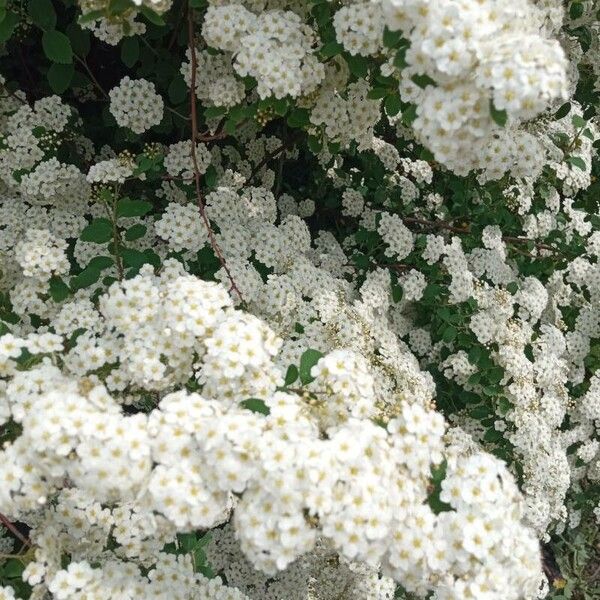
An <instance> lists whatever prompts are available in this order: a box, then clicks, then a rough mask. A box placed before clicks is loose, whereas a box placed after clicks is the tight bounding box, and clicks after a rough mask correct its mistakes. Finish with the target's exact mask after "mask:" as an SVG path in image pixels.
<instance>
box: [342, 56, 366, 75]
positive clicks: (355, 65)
mask: <svg viewBox="0 0 600 600" xmlns="http://www.w3.org/2000/svg"><path fill="white" fill-rule="evenodd" d="M344 58H345V59H346V62H347V63H348V68H349V69H350V73H352V75H354V76H355V77H358V78H359V79H360V78H363V77H366V76H367V73H368V72H369V61H368V60H367V58H366V57H365V56H361V55H360V54H356V55H354V56H353V55H352V54H346V55H345V56H344Z"/></svg>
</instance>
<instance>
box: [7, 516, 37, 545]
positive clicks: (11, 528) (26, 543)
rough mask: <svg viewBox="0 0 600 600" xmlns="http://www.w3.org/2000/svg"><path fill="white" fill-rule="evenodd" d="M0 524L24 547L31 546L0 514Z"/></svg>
mask: <svg viewBox="0 0 600 600" xmlns="http://www.w3.org/2000/svg"><path fill="white" fill-rule="evenodd" d="M0 523H2V525H4V527H6V529H8V530H9V531H10V532H11V533H12V534H13V535H14V536H15V537H16V538H17V539H18V540H19V541H21V542H22V543H23V545H25V546H31V542H30V541H29V540H28V539H27V538H26V537H25V536H24V535H23V534H22V533H21V532H20V531H19V530H18V529H17V528H16V527H15V526H14V525H13V524H12V523H11V522H10V521H9V520H8V519H7V518H6V517H5V516H4V515H3V514H1V513H0Z"/></svg>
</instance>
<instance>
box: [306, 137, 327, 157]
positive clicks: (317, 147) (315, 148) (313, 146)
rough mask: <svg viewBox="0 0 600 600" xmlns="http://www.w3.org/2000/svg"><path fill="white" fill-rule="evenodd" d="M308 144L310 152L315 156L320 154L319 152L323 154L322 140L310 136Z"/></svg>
mask: <svg viewBox="0 0 600 600" xmlns="http://www.w3.org/2000/svg"><path fill="white" fill-rule="evenodd" d="M307 143H308V147H309V149H310V151H311V152H312V153H313V154H319V152H321V149H322V148H323V142H322V141H321V138H318V137H316V136H314V135H309V136H308V140H307Z"/></svg>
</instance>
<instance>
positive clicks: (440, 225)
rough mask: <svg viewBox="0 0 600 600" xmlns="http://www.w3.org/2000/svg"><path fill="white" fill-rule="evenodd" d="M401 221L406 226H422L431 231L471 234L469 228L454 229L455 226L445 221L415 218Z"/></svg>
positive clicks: (405, 218)
mask: <svg viewBox="0 0 600 600" xmlns="http://www.w3.org/2000/svg"><path fill="white" fill-rule="evenodd" d="M402 220H403V221H404V223H407V224H416V225H424V226H425V227H431V228H432V229H447V230H448V231H453V232H454V233H470V232H471V229H470V228H469V227H456V226H455V225H451V224H450V223H448V222H446V221H427V220H426V219H418V218H416V217H404V218H403V219H402Z"/></svg>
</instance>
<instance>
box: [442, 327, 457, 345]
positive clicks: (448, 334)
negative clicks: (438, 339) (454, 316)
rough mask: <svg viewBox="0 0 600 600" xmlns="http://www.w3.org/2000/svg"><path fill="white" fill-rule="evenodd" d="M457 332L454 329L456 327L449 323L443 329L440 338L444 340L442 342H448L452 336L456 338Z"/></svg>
mask: <svg viewBox="0 0 600 600" xmlns="http://www.w3.org/2000/svg"><path fill="white" fill-rule="evenodd" d="M457 334H458V331H457V330H456V327H453V326H452V325H450V326H448V327H446V329H444V333H443V334H442V340H444V342H446V343H450V342H452V341H453V340H454V338H456V335H457Z"/></svg>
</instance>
